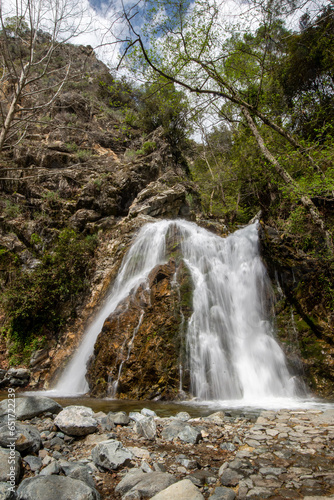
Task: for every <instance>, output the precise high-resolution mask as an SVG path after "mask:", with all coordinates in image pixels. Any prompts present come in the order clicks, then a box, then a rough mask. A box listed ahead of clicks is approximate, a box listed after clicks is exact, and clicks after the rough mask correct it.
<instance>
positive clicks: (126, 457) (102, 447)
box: [92, 440, 133, 470]
mask: <svg viewBox="0 0 334 500" xmlns="http://www.w3.org/2000/svg"><path fill="white" fill-rule="evenodd" d="M132 457H133V454H132V453H131V451H130V450H128V449H126V448H124V447H123V445H122V443H121V442H120V441H116V440H109V441H102V442H101V443H99V444H97V445H96V446H95V448H93V450H92V458H93V461H94V463H95V464H96V465H98V466H100V467H103V468H104V469H108V470H115V469H118V467H120V466H121V465H126V464H127V463H129V461H130V460H131V459H132Z"/></svg>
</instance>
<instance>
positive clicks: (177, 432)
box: [161, 420, 202, 444]
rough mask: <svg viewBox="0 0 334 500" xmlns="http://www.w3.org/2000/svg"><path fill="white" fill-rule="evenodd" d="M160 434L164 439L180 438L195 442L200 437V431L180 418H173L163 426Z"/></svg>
mask: <svg viewBox="0 0 334 500" xmlns="http://www.w3.org/2000/svg"><path fill="white" fill-rule="evenodd" d="M161 436H162V438H163V439H165V440H166V441H173V439H180V441H183V442H184V443H190V444H196V443H198V441H199V440H200V439H202V435H201V432H200V431H199V430H197V429H195V428H194V427H193V426H191V425H189V424H186V423H185V422H183V421H182V420H174V421H172V422H171V423H170V424H168V425H166V427H164V429H163V431H162V433H161Z"/></svg>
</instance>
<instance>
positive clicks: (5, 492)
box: [0, 482, 16, 500]
mask: <svg viewBox="0 0 334 500" xmlns="http://www.w3.org/2000/svg"><path fill="white" fill-rule="evenodd" d="M13 490H14V491H13ZM0 499H1V500H16V492H15V488H12V487H10V486H8V483H7V482H3V483H0Z"/></svg>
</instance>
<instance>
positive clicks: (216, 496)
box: [209, 486, 236, 500]
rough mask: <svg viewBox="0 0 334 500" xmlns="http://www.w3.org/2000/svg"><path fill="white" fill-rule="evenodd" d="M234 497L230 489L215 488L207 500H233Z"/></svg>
mask: <svg viewBox="0 0 334 500" xmlns="http://www.w3.org/2000/svg"><path fill="white" fill-rule="evenodd" d="M235 497H236V494H235V492H234V491H233V490H232V489H231V488H225V487H224V486H217V488H215V491H214V492H213V493H212V495H210V497H209V500H234V499H235Z"/></svg>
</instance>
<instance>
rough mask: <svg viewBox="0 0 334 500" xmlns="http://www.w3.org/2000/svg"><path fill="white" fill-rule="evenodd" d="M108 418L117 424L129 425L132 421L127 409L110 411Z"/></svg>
mask: <svg viewBox="0 0 334 500" xmlns="http://www.w3.org/2000/svg"><path fill="white" fill-rule="evenodd" d="M108 418H109V419H110V420H111V421H112V422H113V423H114V424H115V425H128V424H129V423H130V418H129V417H128V415H127V414H126V413H125V411H118V412H117V413H114V412H112V411H110V412H109V413H108Z"/></svg>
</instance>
